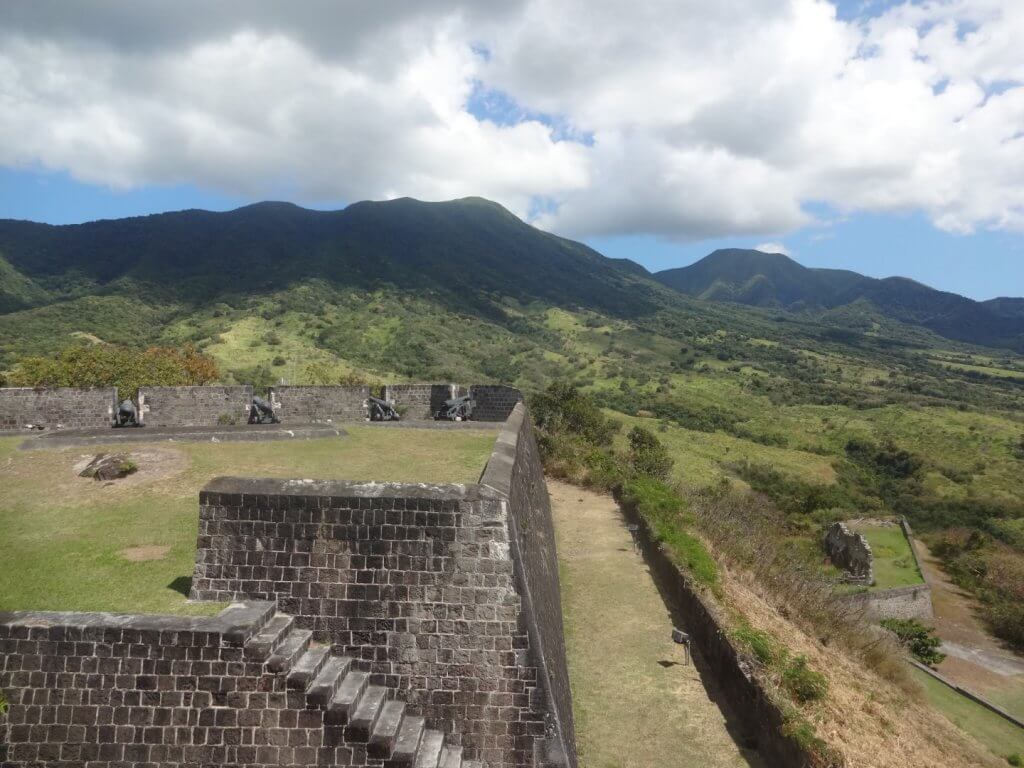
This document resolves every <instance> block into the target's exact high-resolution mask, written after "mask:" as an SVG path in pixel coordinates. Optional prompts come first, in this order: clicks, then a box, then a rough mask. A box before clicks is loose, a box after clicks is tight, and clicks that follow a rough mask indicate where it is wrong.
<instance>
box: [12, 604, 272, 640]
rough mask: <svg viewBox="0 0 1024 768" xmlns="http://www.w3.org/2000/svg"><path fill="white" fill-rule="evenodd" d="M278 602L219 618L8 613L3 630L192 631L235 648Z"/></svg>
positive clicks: (234, 609) (235, 609)
mask: <svg viewBox="0 0 1024 768" xmlns="http://www.w3.org/2000/svg"><path fill="white" fill-rule="evenodd" d="M276 607H277V606H276V603H274V602H272V601H266V600H250V601H244V602H237V603H232V604H231V605H229V606H228V607H227V608H225V609H224V610H223V611H221V612H220V613H218V614H217V615H216V616H171V615H165V614H150V613H99V612H90V613H76V612H71V611H7V612H2V613H0V629H9V630H15V629H24V630H29V631H32V630H48V631H49V633H51V634H52V633H54V632H56V633H57V634H64V633H67V632H72V633H77V632H91V631H98V632H103V631H106V630H128V631H135V632H157V633H165V632H191V633H196V634H212V635H223V636H224V639H225V640H226V641H227V642H228V643H229V644H231V645H241V644H242V643H244V642H245V641H246V640H247V639H248V638H249V637H250V636H251V635H252V634H254V633H255V632H257V631H259V629H261V628H262V627H263V625H264V624H266V622H267V620H268V619H269V618H270V617H271V616H272V615H273V614H274V611H275V610H276Z"/></svg>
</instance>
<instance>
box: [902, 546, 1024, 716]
mask: <svg viewBox="0 0 1024 768" xmlns="http://www.w3.org/2000/svg"><path fill="white" fill-rule="evenodd" d="M914 548H915V549H916V550H917V556H918V559H919V560H920V561H921V569H922V571H923V573H924V578H925V581H927V582H928V586H930V587H931V589H932V607H933V608H934V609H935V618H934V620H933V623H934V624H935V630H936V632H937V633H938V635H939V637H941V638H942V640H943V645H942V652H943V653H945V654H946V660H945V661H944V662H942V664H940V665H939V667H938V669H939V671H940V672H942V673H943V674H944V675H946V676H947V677H949V678H950V679H951V680H954V681H956V682H957V683H959V684H960V685H963V686H965V687H966V688H969V689H971V690H973V691H977V692H978V693H980V694H982V695H983V696H986V697H988V698H990V699H992V700H993V701H994V702H996V703H997V704H1001V705H1003V706H1004V707H1006V708H1007V709H1008V710H1010V711H1011V712H1013V714H1015V715H1017V716H1018V717H1024V658H1022V657H1021V656H1020V655H1018V654H1016V653H1014V652H1013V651H1010V650H1008V649H1007V648H1005V647H1004V646H1003V645H1002V644H1001V643H1000V642H999V641H998V640H997V639H995V638H994V637H992V636H991V635H990V634H989V633H988V632H987V631H986V630H985V625H984V624H983V623H982V622H981V619H980V618H979V617H978V606H977V602H976V601H975V599H974V598H973V597H972V596H971V595H970V594H968V593H967V592H964V590H962V589H960V587H958V586H957V585H956V584H954V583H953V581H952V580H951V579H950V578H949V576H948V575H947V574H946V572H945V571H944V570H943V569H942V566H941V565H940V563H939V561H938V559H937V558H936V557H935V556H934V555H932V553H931V552H930V551H929V550H928V547H927V545H925V543H924V542H922V541H920V540H919V539H915V541H914Z"/></svg>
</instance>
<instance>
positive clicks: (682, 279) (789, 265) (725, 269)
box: [653, 248, 1024, 350]
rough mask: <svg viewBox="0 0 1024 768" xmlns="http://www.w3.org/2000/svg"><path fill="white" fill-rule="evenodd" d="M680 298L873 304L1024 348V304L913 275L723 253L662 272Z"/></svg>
mask: <svg viewBox="0 0 1024 768" xmlns="http://www.w3.org/2000/svg"><path fill="white" fill-rule="evenodd" d="M653 277H654V279H655V280H657V281H658V282H660V283H662V284H663V285H665V286H668V287H669V288H672V289H673V290H676V291H679V292H680V293H683V294H686V295H689V296H693V297H695V298H702V299H706V300H711V301H727V302H732V303H736V304H745V305H748V306H756V307H764V308H775V309H783V310H788V311H794V312H816V313H819V314H827V313H829V312H833V311H835V310H840V309H842V308H848V307H851V306H855V305H857V304H858V303H861V302H867V303H868V304H870V306H871V307H873V308H874V311H876V312H877V313H878V314H879V315H882V316H884V317H887V318H890V319H893V320H897V321H899V322H902V323H908V324H912V325H919V326H922V327H925V328H928V329H929V330H932V331H934V332H935V333H937V334H939V335H940V336H944V337H946V338H950V339H954V340H957V341H965V342H970V343H975V344H982V345H985V346H992V347H1007V348H1010V349H1016V350H1021V349H1022V348H1024V299H1015V298H1002V299H992V300H989V301H987V302H980V301H975V300H973V299H970V298H967V297H965V296H961V295H959V294H955V293H952V292H949V291H940V290H938V289H935V288H932V287H930V286H927V285H925V284H923V283H921V282H918V281H916V280H913V279H911V278H907V277H899V276H893V277H886V278H874V277H868V276H866V275H862V274H859V273H857V272H853V271H851V270H843V269H821V268H814V267H805V266H804V265H802V264H800V263H799V262H797V261H795V260H794V259H792V258H790V257H789V256H786V255H784V254H781V253H764V252H762V251H757V250H749V249H739V248H729V249H720V250H717V251H714V252H712V253H711V254H709V255H708V256H705V257H704V258H703V259H701V260H700V261H697V262H695V263H694V264H691V265H689V266H686V267H678V268H674V269H667V270H662V271H660V272H655V273H654V275H653Z"/></svg>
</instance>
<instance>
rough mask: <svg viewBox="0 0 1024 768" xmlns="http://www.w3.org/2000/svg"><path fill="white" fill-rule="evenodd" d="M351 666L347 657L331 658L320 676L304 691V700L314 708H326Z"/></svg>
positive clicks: (350, 661)
mask: <svg viewBox="0 0 1024 768" xmlns="http://www.w3.org/2000/svg"><path fill="white" fill-rule="evenodd" d="M351 666H352V659H350V658H349V657H348V656H331V657H330V658H329V659H328V660H327V663H326V664H324V667H323V669H321V670H320V674H319V675H317V676H316V678H314V680H313V682H312V683H310V686H309V688H308V689H307V691H306V700H307V701H308V702H309V703H310V704H312V705H313V706H316V707H326V706H327V705H328V704H330V702H331V699H333V698H334V694H335V693H336V692H337V691H338V686H339V685H341V682H342V680H343V679H344V677H345V674H346V673H347V672H348V670H349V668H350V667H351Z"/></svg>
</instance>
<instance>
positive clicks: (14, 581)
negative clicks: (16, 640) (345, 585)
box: [0, 427, 495, 613]
mask: <svg viewBox="0 0 1024 768" xmlns="http://www.w3.org/2000/svg"><path fill="white" fill-rule="evenodd" d="M348 432H349V434H348V435H347V436H345V437H342V438H338V439H318V440H304V441H295V442H287V443H282V442H273V443H220V444H216V445H214V444H209V443H173V444H170V443H154V444H132V446H131V451H130V460H131V461H132V462H133V463H135V464H136V465H137V468H138V469H137V471H136V472H135V473H133V474H132V475H130V476H129V477H126V478H124V479H121V480H118V481H116V482H113V483H95V482H93V481H92V480H91V479H88V478H80V477H79V476H78V472H77V471H76V464H78V465H80V463H81V462H82V461H83V460H85V461H87V460H88V459H89V458H91V456H92V453H89V454H88V455H87V456H83V452H82V449H69V450H62V451H56V450H35V451H21V450H17V445H18V444H19V443H20V442H21V440H22V438H0V487H2V488H3V491H2V492H0V530H2V531H3V536H0V562H3V563H4V568H3V569H2V570H0V610H22V609H38V610H87V611H88V610H96V611H127V612H139V611H144V612H158V613H211V612H216V610H217V607H216V606H209V605H190V604H188V603H186V602H185V599H186V596H187V594H188V588H189V584H190V579H191V576H192V567H193V564H194V562H195V546H196V534H197V524H198V510H197V507H196V504H197V497H198V493H199V490H200V489H201V488H202V487H203V486H204V485H205V484H206V483H207V482H208V481H209V480H210V479H211V478H213V477H216V476H218V475H240V476H261V477H316V478H323V479H348V480H369V479H373V480H394V481H403V482H473V481H475V480H476V479H477V478H478V477H479V475H480V472H481V471H482V469H483V467H484V465H485V463H486V461H487V458H488V456H489V455H490V451H491V449H492V447H493V444H494V437H495V435H494V432H493V431H492V430H491V431H482V430H472V431H462V430H459V431H445V432H435V431H427V430H401V431H396V430H382V429H372V428H369V427H350V428H348ZM109 449H110V448H109V446H106V447H105V446H96V447H95V448H90V449H89V450H90V451H91V452H92V451H94V452H102V451H104V450H109ZM122 450H123V446H122ZM111 585H116V589H114V588H112V586H111Z"/></svg>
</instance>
